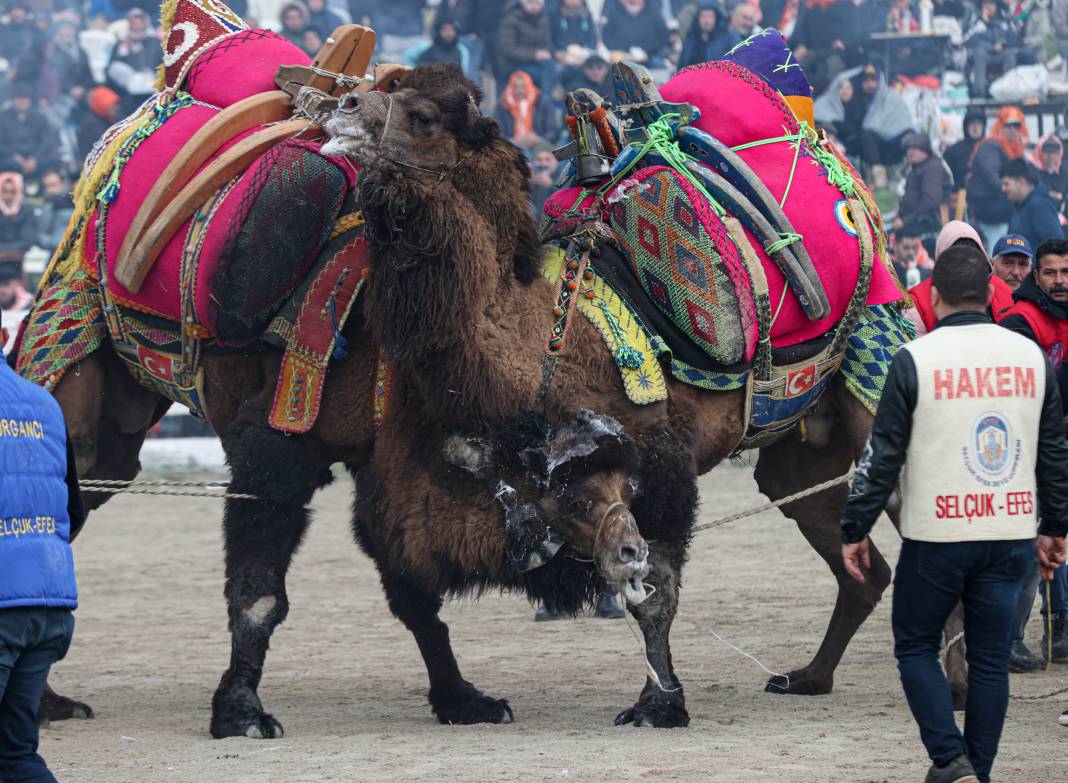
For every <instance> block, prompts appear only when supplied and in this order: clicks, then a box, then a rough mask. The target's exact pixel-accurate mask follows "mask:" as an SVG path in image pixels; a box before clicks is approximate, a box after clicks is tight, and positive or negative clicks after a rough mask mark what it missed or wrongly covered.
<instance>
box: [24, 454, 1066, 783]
mask: <svg viewBox="0 0 1068 783" xmlns="http://www.w3.org/2000/svg"><path fill="white" fill-rule="evenodd" d="M701 490H702V499H703V503H704V505H703V510H702V519H704V520H710V519H713V518H715V517H717V516H720V515H721V514H726V513H729V512H733V511H736V510H740V509H744V508H748V507H750V506H751V505H754V504H755V503H758V502H760V500H761V498H760V496H759V495H758V494H757V492H756V489H755V484H754V482H753V480H752V475H751V469H747V468H743V467H737V466H731V465H726V466H723V467H720V468H718V469H717V470H716V471H714V472H713V473H712V474H710V475H709V476H707V477H705V479H703V481H702V485H701ZM350 494H351V482H350V481H349V480H348V479H347V478H346V479H339V480H338V481H337V482H335V484H334V485H333V486H332V487H330V488H328V489H326V490H324V491H323V492H321V493H320V494H319V495H318V496H317V497H316V499H315V520H314V522H313V525H312V528H311V530H310V532H309V535H308V537H307V540H306V542H305V544H304V547H303V549H302V550H301V551H300V553H299V555H298V556H297V558H296V561H295V563H294V565H293V568H292V570H291V572H290V578H289V594H290V601H291V605H292V609H291V612H290V616H289V620H288V621H287V622H286V623H285V625H283V626H282V627H281V628H280V629H279V631H278V632H277V633H276V634H275V637H274V643H273V646H272V649H271V652H270V655H269V657H268V661H267V664H268V665H267V672H266V675H265V676H264V679H263V684H262V686H261V689H260V695H261V696H262V698H263V701H264V704H265V706H266V707H267V709H268V710H270V711H272V712H273V713H274V714H275V715H276V716H277V717H278V718H279V719H280V720H281V722H282V724H283V725H284V726H285V729H286V736H285V738H284V739H281V740H248V739H230V740H225V741H221V742H217V741H213V740H212V739H210V737H209V736H208V720H209V709H210V704H211V695H212V692H213V690H214V688H215V685H216V684H217V682H218V679H219V675H220V674H221V673H222V671H223V670H224V669H225V667H226V665H227V662H228V659H229V637H228V635H227V631H226V613H225V609H224V605H223V597H222V585H223V581H222V556H221V550H220V514H221V504H220V503H219V502H218V501H213V500H200V499H187V498H167V497H143V496H142V497H137V496H123V497H119V498H117V499H115V500H114V501H112V502H111V503H109V504H108V505H107V506H106V507H105V508H104V509H103V510H102V511H100V512H98V513H97V514H95V515H94V516H93V517H92V518H91V519H90V521H89V528H88V529H87V531H86V534H85V535H84V536H83V537H82V539H81V540H79V541H78V545H77V547H76V553H75V554H76V558H77V562H78V578H79V586H80V589H81V593H82V605H81V608H80V609H79V610H78V613H77V619H78V627H77V632H76V636H75V642H74V646H73V648H72V650H71V653H70V655H69V656H68V658H67V660H66V661H65V662H63V663H62V664H61V665H60V666H59V667H58V668H57V669H56V671H55V676H54V683H55V685H56V687H57V688H58V689H59V690H60V691H61V692H63V693H67V694H69V695H72V696H76V697H79V698H82V699H84V700H86V701H88V702H89V703H91V704H92V705H93V707H94V708H95V709H96V712H97V717H96V719H95V720H92V721H67V722H63V723H58V724H55V725H53V726H52V727H51V728H49V729H47V730H45V731H44V732H43V733H42V743H41V744H42V753H43V754H44V755H45V756H46V758H47V759H48V761H49V763H50V765H51V767H52V769H53V770H54V771H55V772H56V774H57V777H58V778H59V779H60V780H61V781H63V783H67V782H68V781H71V782H73V781H86V782H89V781H92V782H93V783H155V782H156V781H159V782H163V781H167V782H168V783H170V781H197V782H198V783H199V782H200V781H204V782H205V783H215V782H216V781H219V782H222V783H268V781H269V782H270V783H303V782H304V781H379V780H382V781H393V780H398V781H404V780H419V781H439V780H462V781H528V780H578V781H620V780H626V781H637V780H648V781H664V780H670V781H678V780H693V781H719V782H721V783H734V782H738V783H753V782H754V781H781V782H783V783H816V782H817V781H819V782H820V783H838V782H839V781H840V782H841V783H845V782H846V781H849V782H850V783H883V782H886V783H889V782H891V781H893V782H894V783H896V781H919V780H922V779H923V776H924V774H925V771H926V761H925V758H924V756H923V753H922V749H921V746H920V743H919V740H918V738H917V733H916V729H915V727H914V725H913V723H912V721H911V718H910V716H909V713H908V711H907V709H906V706H905V702H904V698H903V696H902V694H901V690H900V687H899V684H898V680H897V673H896V669H895V667H894V662H893V657H892V655H891V639H890V612H889V602H888V601H884V602H883V603H882V604H881V605H880V606H879V607H878V609H877V611H876V612H875V614H874V615H873V617H872V618H871V619H870V620H869V622H868V623H867V624H866V625H865V627H864V628H863V629H862V630H861V632H860V634H859V635H858V636H857V638H856V639H855V640H854V642H853V644H852V646H851V647H850V649H849V650H848V651H847V653H846V657H845V660H844V661H843V663H842V666H841V667H840V668H839V670H838V677H837V682H836V687H835V691H834V693H833V695H830V696H823V697H816V698H800V697H781V696H772V695H769V694H765V693H763V692H762V687H763V684H764V680H765V675H764V673H763V672H761V671H760V669H759V668H757V666H756V665H755V664H754V663H753V662H751V661H749V660H747V659H746V658H744V657H742V656H741V655H739V654H738V653H736V652H734V651H732V650H730V649H728V648H727V647H725V646H723V645H722V644H721V643H720V642H718V641H716V640H715V639H714V638H713V637H712V635H711V634H710V633H709V629H712V630H714V631H715V632H717V633H719V634H720V635H722V636H723V637H725V638H727V639H729V640H731V641H732V642H734V643H735V644H737V645H738V646H740V647H741V648H743V649H745V650H747V651H748V652H750V653H752V654H754V655H755V656H756V657H758V658H760V659H761V660H762V661H763V662H764V663H765V664H766V665H767V666H769V667H770V668H772V669H775V670H780V671H783V670H786V669H787V668H788V667H792V666H795V665H799V664H802V663H805V662H807V661H808V660H809V657H810V656H811V655H812V653H813V651H814V650H815V648H816V646H817V645H818V643H819V641H820V639H821V637H822V634H823V630H824V627H825V624H826V622H827V619H828V617H829V615H830V611H831V607H832V604H833V601H834V589H833V588H834V585H833V582H832V580H831V578H830V576H829V573H828V571H827V569H826V568H825V566H824V564H823V563H822V561H820V560H819V559H818V558H817V557H816V555H815V554H814V553H812V552H811V551H810V550H809V548H808V547H807V546H806V544H805V542H804V540H803V539H802V538H801V536H800V534H799V533H798V532H797V530H796V529H795V528H794V526H793V523H791V522H789V521H788V520H786V519H785V518H784V517H782V516H781V515H780V514H779V513H778V512H770V513H766V514H763V515H760V516H758V517H754V518H750V519H748V520H745V521H743V522H737V523H734V524H732V525H729V526H726V527H722V528H719V529H715V530H711V531H707V532H704V533H702V534H700V536H699V537H698V538H697V540H696V543H695V548H694V551H693V554H692V558H691V561H690V564H689V566H688V567H687V570H686V571H685V573H684V584H685V588H684V590H683V597H682V603H681V608H680V611H679V616H678V620H677V621H676V624H675V628H674V632H673V639H672V641H673V645H674V654H675V662H676V666H677V668H678V671H679V673H680V676H681V678H682V680H683V683H684V685H685V687H686V695H687V705H688V707H689V711H690V715H691V718H692V724H691V726H690V728H689V729H678V730H672V731H661V730H652V729H645V730H639V729H634V728H632V727H622V728H616V727H614V726H613V725H612V719H613V717H614V716H615V714H616V713H617V711H619V710H620V709H622V708H624V707H626V706H629V705H630V704H631V703H632V702H633V700H634V699H635V698H636V697H637V695H638V691H639V689H640V688H641V685H642V682H643V679H644V669H643V663H642V658H641V654H640V652H639V649H638V646H637V642H636V641H635V638H634V637H633V636H632V633H631V630H630V629H629V628H628V625H627V624H626V623H625V622H624V621H621V620H616V621H604V620H595V619H593V618H590V617H583V618H580V619H578V620H576V621H561V622H555V623H538V624H535V623H534V622H532V621H531V618H532V614H533V613H532V610H531V608H530V606H528V605H527V603H526V602H525V601H523V600H520V599H517V598H515V597H509V596H505V597H501V596H498V595H492V596H488V597H486V598H484V599H483V600H482V601H480V602H477V603H475V602H459V603H453V604H451V605H449V606H447V608H446V611H445V619H446V621H447V622H448V623H449V625H450V627H451V629H452V638H453V641H454V644H455V648H456V651H457V655H458V657H459V659H460V665H461V667H462V669H463V671H464V673H465V676H466V677H467V678H468V679H469V680H471V681H472V682H474V683H475V684H476V685H477V686H479V687H480V688H482V689H483V690H485V691H486V692H487V693H490V694H493V695H495V696H498V697H504V698H508V699H509V700H510V701H511V704H512V708H513V709H514V711H515V718H516V722H515V723H514V724H511V725H507V726H486V727H466V726H455V727H453V726H441V725H438V724H437V722H436V721H434V719H433V718H432V716H431V713H430V709H429V707H428V706H427V703H426V698H425V693H426V689H427V683H426V676H425V672H424V669H423V664H422V661H421V659H420V658H419V654H418V652H417V650H416V647H415V643H414V642H413V640H412V638H411V637H410V635H409V634H408V632H407V631H406V630H405V629H404V628H403V627H402V626H401V625H400V623H399V622H397V621H396V620H394V619H393V617H392V616H391V615H390V614H389V611H388V609H387V608H386V604H385V601H384V600H383V597H382V592H381V590H380V588H379V585H378V577H377V574H376V573H375V570H374V568H373V566H372V565H371V563H370V561H368V560H367V559H366V558H365V557H363V555H362V554H360V553H359V552H358V551H357V549H356V547H355V545H354V544H353V543H352V539H351V536H350V534H349V529H348V520H349V511H348V509H349V506H350ZM875 537H876V540H877V542H878V543H879V544H880V546H881V547H882V548H883V550H884V551H886V552H888V554H889V555H890V557H891V558H892V559H894V560H896V556H897V549H898V546H897V538H896V534H895V533H894V531H893V530H892V528H890V526H889V524H888V523H886V522H885V521H884V522H882V523H880V525H879V527H878V528H877V532H876V536H875ZM1030 631H1031V633H1032V635H1036V634H1038V633H1040V630H1039V628H1038V623H1037V622H1033V623H1032V628H1031V629H1030ZM1066 680H1068V666H1061V667H1057V668H1056V669H1055V670H1054V671H1052V672H1049V673H1039V674H1035V675H1027V676H1016V675H1014V676H1013V681H1012V689H1013V691H1014V692H1016V693H1021V694H1032V695H1033V694H1039V693H1042V692H1047V691H1050V690H1054V689H1056V688H1058V687H1061V686H1063V685H1065V684H1068V682H1066ZM1065 706H1068V698H1064V697H1062V698H1060V699H1051V700H1047V701H1042V702H1020V701H1014V702H1013V703H1012V704H1011V706H1010V709H1009V715H1008V722H1007V726H1006V731H1005V736H1004V738H1003V741H1002V749H1001V755H1000V757H999V759H998V765H997V766H996V767H995V770H994V771H995V780H997V781H1001V782H1011V783H1021V782H1022V781H1036V780H1042V781H1065V780H1068V730H1066V729H1063V728H1060V727H1059V726H1058V725H1057V721H1056V717H1057V715H1058V714H1059V713H1060V711H1061V710H1063V709H1064V708H1065Z"/></svg>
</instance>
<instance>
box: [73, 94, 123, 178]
mask: <svg viewBox="0 0 1068 783" xmlns="http://www.w3.org/2000/svg"><path fill="white" fill-rule="evenodd" d="M121 102H122V101H121V99H120V98H119V96H118V93H116V92H115V91H114V90H112V89H111V88H109V87H104V86H100V87H94V88H93V89H92V91H91V92H90V93H89V98H88V104H89V111H87V112H84V113H83V114H82V118H81V120H79V122H78V130H77V134H78V157H79V158H80V159H82V160H84V159H85V158H86V156H87V155H88V154H89V152H90V151H91V150H92V149H93V145H94V144H96V141H97V139H99V138H100V137H101V136H103V135H104V131H106V130H107V129H108V128H110V127H111V126H112V125H114V124H115V123H116V122H118V121H119V116H120V115H119V105H120V104H121Z"/></svg>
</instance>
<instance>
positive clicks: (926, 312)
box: [905, 220, 1013, 337]
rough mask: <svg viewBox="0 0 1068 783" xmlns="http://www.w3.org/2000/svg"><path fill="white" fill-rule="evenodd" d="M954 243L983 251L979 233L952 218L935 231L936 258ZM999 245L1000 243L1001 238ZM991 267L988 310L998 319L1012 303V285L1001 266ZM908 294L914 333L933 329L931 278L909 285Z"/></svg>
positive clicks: (917, 333) (935, 318)
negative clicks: (936, 239)
mask: <svg viewBox="0 0 1068 783" xmlns="http://www.w3.org/2000/svg"><path fill="white" fill-rule="evenodd" d="M955 245H971V246H973V247H976V248H978V249H979V250H981V251H982V252H983V255H986V248H985V247H983V240H982V239H980V238H979V233H978V232H977V231H976V230H975V229H974V228H972V227H971V226H969V225H968V224H967V223H965V222H964V221H961V220H951V221H949V222H948V223H946V224H945V225H944V226H943V227H942V231H941V233H939V235H938V241H937V242H936V243H935V259H937V258H938V257H939V256H940V255H942V253H943V251H945V250H947V249H948V248H951V247H953V246H955ZM998 245H1000V242H999V243H998ZM987 258H989V256H987ZM936 263H937V261H936ZM993 270H994V274H993V275H991V276H990V285H991V287H992V288H993V289H994V292H993V295H992V296H991V298H990V305H989V306H988V307H987V312H988V314H989V315H990V317H991V318H993V319H994V322H995V323H998V322H1000V320H1001V316H1002V314H1003V313H1004V312H1005V311H1006V310H1007V309H1009V308H1010V307H1012V305H1013V299H1012V290H1013V289H1012V287H1011V286H1010V285H1009V284H1008V283H1007V282H1006V281H1005V279H1004V275H1003V274H1002V270H1000V269H999V268H998V266H997V265H994V266H993ZM909 296H910V297H912V304H913V307H914V308H915V309H914V310H910V311H907V312H906V313H905V315H906V316H909V317H911V318H912V320H913V322H914V323H915V324H916V336H917V337H920V336H922V335H925V334H927V333H928V332H929V331H931V330H932V329H934V325H935V323H936V322H937V321H938V318H937V317H936V316H935V313H934V308H933V307H932V306H931V278H927V279H926V280H924V281H923V282H922V283H920V284H919V285H914V286H913V287H912V288H910V289H909Z"/></svg>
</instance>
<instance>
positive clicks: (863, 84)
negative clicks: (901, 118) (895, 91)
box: [860, 63, 879, 95]
mask: <svg viewBox="0 0 1068 783" xmlns="http://www.w3.org/2000/svg"><path fill="white" fill-rule="evenodd" d="M860 88H861V89H862V90H864V93H865V94H866V95H874V94H875V91H876V90H878V89H879V66H878V65H876V64H875V63H868V64H867V65H865V66H864V70H862V71H861V72H860Z"/></svg>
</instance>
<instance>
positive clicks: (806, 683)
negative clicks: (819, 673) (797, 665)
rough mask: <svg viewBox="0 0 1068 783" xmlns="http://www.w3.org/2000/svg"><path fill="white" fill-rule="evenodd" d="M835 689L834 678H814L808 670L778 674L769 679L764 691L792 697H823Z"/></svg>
mask: <svg viewBox="0 0 1068 783" xmlns="http://www.w3.org/2000/svg"><path fill="white" fill-rule="evenodd" d="M833 689H834V677H833V676H832V677H814V676H812V675H811V674H809V673H808V670H807V669H798V670H797V671H793V672H789V673H788V674H776V675H775V676H773V677H771V678H769V679H768V684H767V685H765V686H764V690H765V691H766V692H768V693H778V694H780V695H790V696H823V695H826V694H828V693H830V692H831V691H832V690H833Z"/></svg>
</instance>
